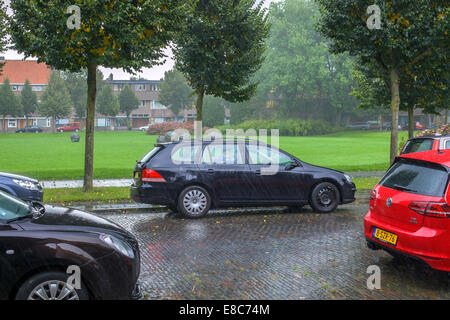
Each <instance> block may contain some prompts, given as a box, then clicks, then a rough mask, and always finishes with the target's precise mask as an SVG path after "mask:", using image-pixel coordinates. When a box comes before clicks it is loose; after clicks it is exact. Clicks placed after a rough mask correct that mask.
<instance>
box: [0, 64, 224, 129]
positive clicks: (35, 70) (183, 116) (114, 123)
mask: <svg viewBox="0 0 450 320" xmlns="http://www.w3.org/2000/svg"><path fill="white" fill-rule="evenodd" d="M0 62H2V63H4V66H3V71H2V74H1V75H0V81H1V82H3V81H4V79H5V78H6V77H8V78H9V81H10V84H11V87H12V90H13V91H14V93H15V94H17V95H20V93H21V91H22V89H23V86H24V84H25V81H26V80H27V79H28V81H29V82H30V84H31V87H32V90H33V91H34V92H35V93H36V95H37V98H38V100H39V98H40V96H41V95H42V93H43V91H45V89H46V87H47V85H48V82H49V79H50V74H51V72H52V70H51V69H50V68H49V67H48V66H47V65H46V64H45V63H37V61H34V60H5V59H4V58H1V57H0ZM160 82H161V80H141V79H139V80H114V78H113V75H112V74H111V75H110V76H109V77H108V78H107V79H106V80H105V84H107V85H110V86H111V87H112V89H113V92H114V93H115V94H119V92H120V91H121V90H122V89H123V88H124V86H125V85H129V86H130V87H131V89H132V90H133V91H134V93H135V95H136V97H137V98H138V99H139V107H138V108H137V109H135V110H134V111H133V112H132V113H131V125H132V127H133V129H137V128H140V127H143V126H147V125H149V124H154V123H163V122H185V121H193V120H194V119H195V118H196V116H197V114H196V111H195V108H192V109H190V110H182V111H181V112H180V113H179V114H177V115H175V114H173V112H172V111H171V110H170V109H169V108H167V107H166V106H164V105H163V104H161V103H160V102H159V99H158V98H159V92H160V88H159V85H160ZM229 117H230V114H229V110H226V119H224V123H227V122H228V121H229ZM2 121H3V120H2V119H0V128H4V127H6V130H7V131H9V132H14V131H16V130H18V129H21V128H23V127H25V126H27V125H38V126H40V127H41V128H42V129H43V130H45V131H50V130H52V124H53V122H52V121H51V119H49V118H46V117H42V116H41V115H39V114H38V113H35V114H33V115H31V116H30V117H28V120H27V119H25V117H11V116H7V117H6V119H5V122H6V126H3V123H2ZM69 122H80V123H81V124H82V126H83V125H84V123H85V120H84V119H77V118H76V115H75V112H74V111H72V113H71V114H69V115H68V116H67V117H66V118H65V119H57V122H56V124H57V125H63V124H66V123H69ZM96 129H97V130H111V129H114V130H121V129H123V130H126V129H127V119H126V115H125V114H123V113H119V114H118V115H117V116H116V117H105V116H104V115H102V114H99V113H97V114H96Z"/></svg>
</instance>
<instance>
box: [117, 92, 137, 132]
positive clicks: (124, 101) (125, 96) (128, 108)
mask: <svg viewBox="0 0 450 320" xmlns="http://www.w3.org/2000/svg"><path fill="white" fill-rule="evenodd" d="M119 105H120V111H121V112H123V113H125V114H126V115H127V124H128V129H131V123H130V115H131V112H133V110H136V109H137V108H139V99H138V98H137V97H136V95H135V94H134V92H133V90H132V89H131V87H130V86H129V85H128V84H126V85H125V86H124V87H123V89H122V91H120V93H119Z"/></svg>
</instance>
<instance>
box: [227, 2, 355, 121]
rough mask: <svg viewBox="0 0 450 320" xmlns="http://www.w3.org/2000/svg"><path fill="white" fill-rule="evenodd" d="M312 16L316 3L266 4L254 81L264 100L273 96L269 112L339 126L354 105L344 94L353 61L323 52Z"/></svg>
mask: <svg viewBox="0 0 450 320" xmlns="http://www.w3.org/2000/svg"><path fill="white" fill-rule="evenodd" d="M318 14H319V10H318V6H317V4H315V3H314V2H312V1H308V0H289V1H280V2H273V3H271V5H270V8H269V21H270V23H271V32H270V36H269V39H268V41H267V46H268V50H267V57H266V59H265V61H264V63H263V65H262V67H261V69H260V71H259V72H258V73H257V74H256V79H257V80H258V81H259V82H260V88H261V90H262V91H263V92H265V93H266V98H267V96H269V97H273V98H276V101H277V103H276V105H275V106H273V107H272V108H271V109H272V110H273V113H274V115H275V116H277V117H279V118H287V117H289V118H302V119H307V118H313V117H314V118H320V119H325V120H328V121H330V122H331V123H332V124H336V125H342V124H343V122H345V121H344V120H345V119H348V118H349V117H350V116H351V115H352V114H353V113H354V109H355V108H356V106H357V101H356V99H355V98H354V97H352V96H350V95H349V93H350V92H351V88H352V85H353V83H354V80H353V74H352V70H353V61H352V59H351V58H350V57H349V56H348V55H346V54H341V55H334V54H331V53H330V52H329V50H328V48H327V41H326V39H325V37H323V36H321V35H320V33H319V32H318V31H317V30H316V28H315V25H316V23H317V16H318ZM264 106H265V104H264V103H263V104H262V105H261V107H262V108H264ZM231 117H232V118H233V115H231Z"/></svg>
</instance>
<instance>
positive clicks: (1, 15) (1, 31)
mask: <svg viewBox="0 0 450 320" xmlns="http://www.w3.org/2000/svg"><path fill="white" fill-rule="evenodd" d="M8 26H9V23H8V15H7V14H6V6H5V2H4V1H3V0H0V52H5V51H6V50H7V49H8V32H9V30H8ZM3 66H4V63H0V74H1V72H2V68H3Z"/></svg>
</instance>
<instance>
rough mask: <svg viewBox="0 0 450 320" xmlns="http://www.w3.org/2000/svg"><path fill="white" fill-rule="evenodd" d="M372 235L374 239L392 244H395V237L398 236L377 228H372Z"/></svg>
mask: <svg viewBox="0 0 450 320" xmlns="http://www.w3.org/2000/svg"><path fill="white" fill-rule="evenodd" d="M373 237H374V238H375V239H378V240H381V241H384V242H387V243H390V244H392V245H394V246H395V245H396V244H397V239H398V236H397V235H396V234H394V233H390V232H387V231H384V230H381V229H378V228H375V229H374V230H373Z"/></svg>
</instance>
